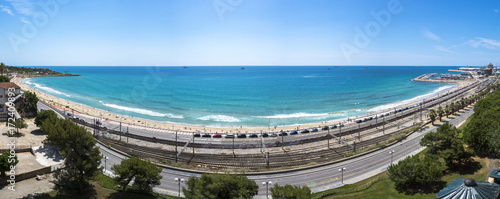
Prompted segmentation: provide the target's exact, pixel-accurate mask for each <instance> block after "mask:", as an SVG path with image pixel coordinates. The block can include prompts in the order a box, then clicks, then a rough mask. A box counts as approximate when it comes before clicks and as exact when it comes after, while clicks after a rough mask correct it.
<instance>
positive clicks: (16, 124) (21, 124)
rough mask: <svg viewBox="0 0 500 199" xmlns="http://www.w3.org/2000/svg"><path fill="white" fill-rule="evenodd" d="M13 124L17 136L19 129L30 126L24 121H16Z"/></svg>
mask: <svg viewBox="0 0 500 199" xmlns="http://www.w3.org/2000/svg"><path fill="white" fill-rule="evenodd" d="M11 124H12V125H14V127H15V128H16V135H19V129H25V128H28V124H26V122H24V120H23V119H16V120H14V122H11ZM10 135H11V134H9V136H10Z"/></svg>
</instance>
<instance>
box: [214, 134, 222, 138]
mask: <svg viewBox="0 0 500 199" xmlns="http://www.w3.org/2000/svg"><path fill="white" fill-rule="evenodd" d="M212 137H213V138H222V135H221V134H218V133H217V134H215V135H214V136H212Z"/></svg>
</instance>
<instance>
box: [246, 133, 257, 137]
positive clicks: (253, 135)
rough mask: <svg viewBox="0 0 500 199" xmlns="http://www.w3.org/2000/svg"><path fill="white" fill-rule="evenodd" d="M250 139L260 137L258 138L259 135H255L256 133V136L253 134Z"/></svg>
mask: <svg viewBox="0 0 500 199" xmlns="http://www.w3.org/2000/svg"><path fill="white" fill-rule="evenodd" d="M248 137H249V138H258V137H259V136H258V135H257V134H255V133H254V134H252V135H249V136H248Z"/></svg>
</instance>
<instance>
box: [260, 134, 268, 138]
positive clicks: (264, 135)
mask: <svg viewBox="0 0 500 199" xmlns="http://www.w3.org/2000/svg"><path fill="white" fill-rule="evenodd" d="M260 137H263V138H267V137H269V135H268V134H267V133H263V134H261V135H260Z"/></svg>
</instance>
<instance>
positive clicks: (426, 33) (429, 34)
mask: <svg viewBox="0 0 500 199" xmlns="http://www.w3.org/2000/svg"><path fill="white" fill-rule="evenodd" d="M423 33H424V37H426V38H428V39H432V40H434V41H441V38H439V37H438V36H437V35H435V34H434V33H432V32H431V31H429V30H424V32H423Z"/></svg>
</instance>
